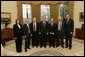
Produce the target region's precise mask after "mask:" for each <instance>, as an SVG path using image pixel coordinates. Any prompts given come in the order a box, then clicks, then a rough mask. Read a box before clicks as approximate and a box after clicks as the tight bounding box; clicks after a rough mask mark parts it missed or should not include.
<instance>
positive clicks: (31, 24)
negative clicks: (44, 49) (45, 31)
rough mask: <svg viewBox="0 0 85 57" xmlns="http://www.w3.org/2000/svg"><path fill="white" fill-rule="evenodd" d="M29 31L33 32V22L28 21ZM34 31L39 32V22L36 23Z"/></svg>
mask: <svg viewBox="0 0 85 57" xmlns="http://www.w3.org/2000/svg"><path fill="white" fill-rule="evenodd" d="M30 31H31V34H33V33H34V30H33V22H32V23H30ZM36 33H37V34H38V33H39V24H38V23H36Z"/></svg>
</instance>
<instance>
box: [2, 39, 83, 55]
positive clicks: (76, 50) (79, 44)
mask: <svg viewBox="0 0 85 57" xmlns="http://www.w3.org/2000/svg"><path fill="white" fill-rule="evenodd" d="M24 44H25V41H24V40H23V45H22V51H23V52H21V53H17V52H16V47H15V41H14V40H13V41H10V42H8V43H6V46H5V47H4V48H1V49H2V50H1V54H3V56H84V40H79V39H75V38H73V39H72V49H71V50H69V49H68V48H62V47H61V46H59V47H57V48H53V47H51V48H49V46H47V47H46V48H44V47H42V48H40V47H37V48H36V47H34V48H33V47H32V46H30V48H31V49H28V50H27V52H24V51H25V50H24Z"/></svg>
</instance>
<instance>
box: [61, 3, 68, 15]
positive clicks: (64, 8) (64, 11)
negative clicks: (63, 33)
mask: <svg viewBox="0 0 85 57" xmlns="http://www.w3.org/2000/svg"><path fill="white" fill-rule="evenodd" d="M66 14H68V7H67V2H64V3H63V4H60V5H59V16H62V17H65V15H66Z"/></svg>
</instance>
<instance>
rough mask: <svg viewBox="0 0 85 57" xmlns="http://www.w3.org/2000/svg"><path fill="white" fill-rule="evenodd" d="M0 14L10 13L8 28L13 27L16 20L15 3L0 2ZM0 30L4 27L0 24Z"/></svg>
mask: <svg viewBox="0 0 85 57" xmlns="http://www.w3.org/2000/svg"><path fill="white" fill-rule="evenodd" d="M1 12H9V13H11V24H10V28H12V27H13V24H14V23H15V20H16V19H17V2H16V1H1ZM1 26H2V27H1V29H2V28H4V25H3V24H1Z"/></svg>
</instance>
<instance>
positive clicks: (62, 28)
mask: <svg viewBox="0 0 85 57" xmlns="http://www.w3.org/2000/svg"><path fill="white" fill-rule="evenodd" d="M56 30H57V31H58V22H57V24H56ZM57 31H56V32H57ZM61 31H62V32H64V31H65V22H64V21H63V20H62V27H61Z"/></svg>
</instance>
